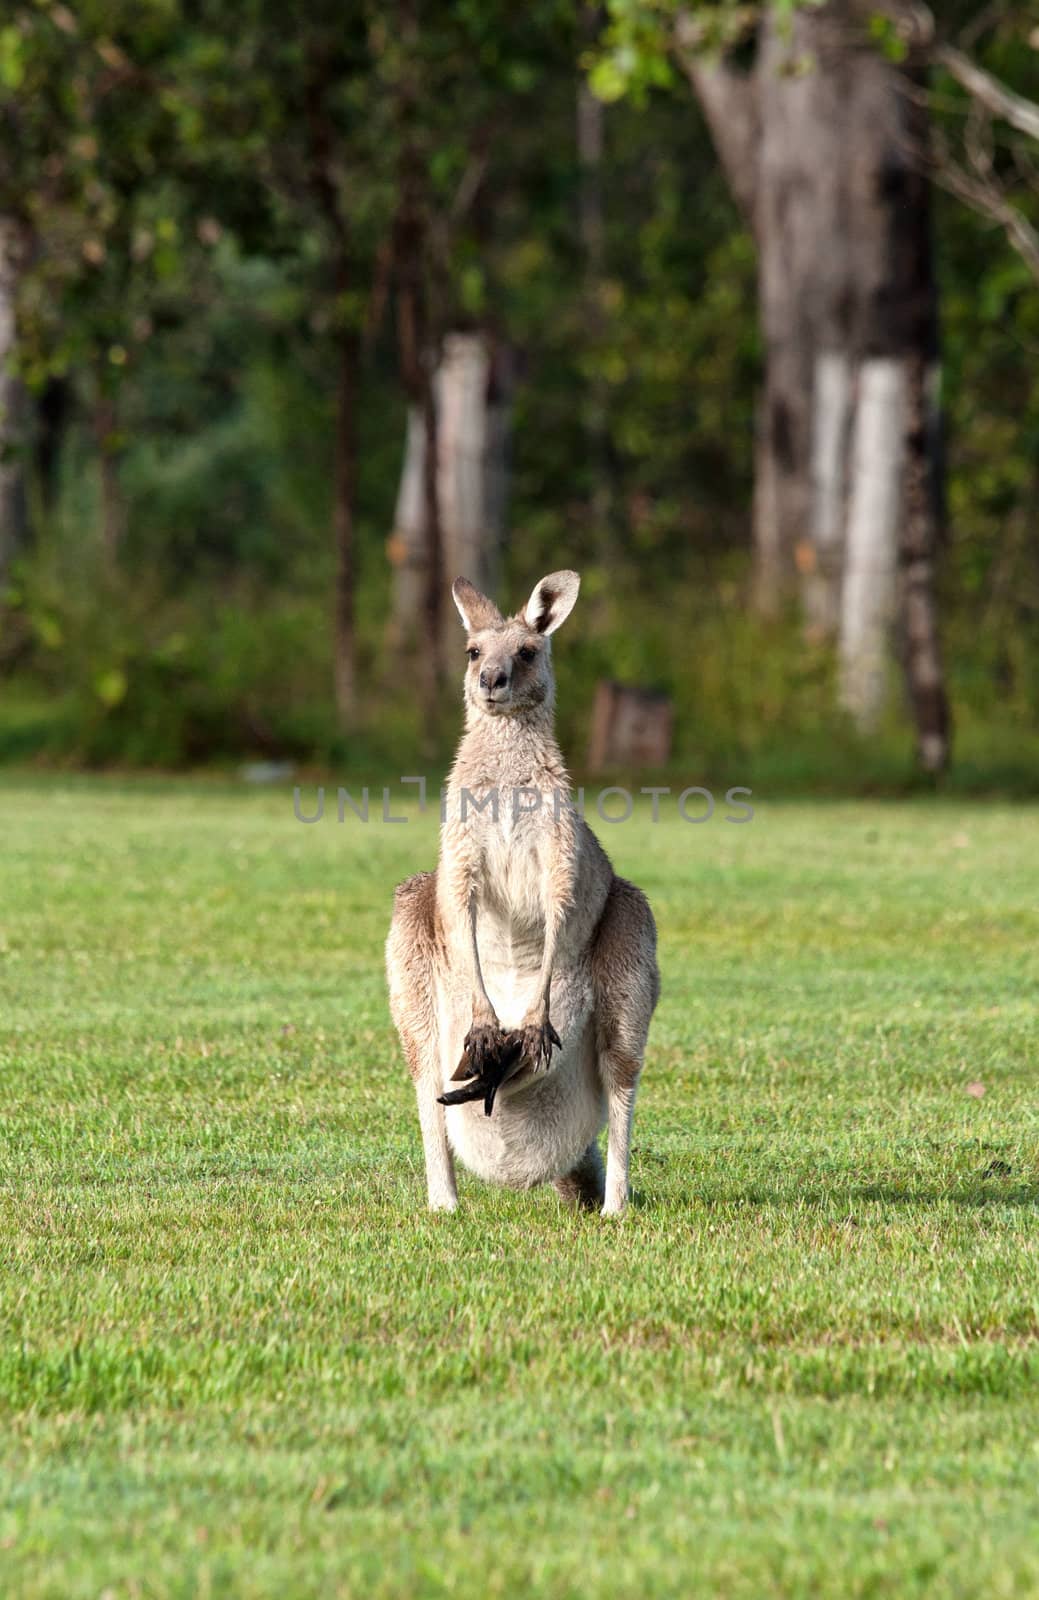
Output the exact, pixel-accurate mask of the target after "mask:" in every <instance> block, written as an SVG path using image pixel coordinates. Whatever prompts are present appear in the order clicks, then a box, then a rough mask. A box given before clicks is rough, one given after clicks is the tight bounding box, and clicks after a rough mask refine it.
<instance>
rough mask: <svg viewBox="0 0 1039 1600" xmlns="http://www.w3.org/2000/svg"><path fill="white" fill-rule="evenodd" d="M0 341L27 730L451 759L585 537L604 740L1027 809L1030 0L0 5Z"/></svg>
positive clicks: (599, 733) (327, 756)
mask: <svg viewBox="0 0 1039 1600" xmlns="http://www.w3.org/2000/svg"><path fill="white" fill-rule="evenodd" d="M0 362H2V373H0V760H4V761H7V762H16V763H25V762H35V763H39V764H43V765H61V766H67V765H72V764H79V765H85V766H114V767H121V768H137V767H140V768H161V769H173V768H179V767H189V768H199V767H202V766H206V765H209V764H213V765H216V766H217V767H221V766H237V765H240V764H242V763H253V764H256V763H261V764H262V763H266V764H268V765H269V766H270V767H271V769H272V770H273V771H276V772H281V773H283V772H285V771H288V770H289V766H288V764H291V767H292V769H301V770H302V769H311V770H315V771H320V770H326V769H330V768H334V769H335V770H336V771H338V772H340V773H343V774H344V775H345V774H348V773H351V772H356V773H358V774H360V773H371V774H372V776H373V777H375V776H377V775H378V774H380V773H382V772H384V771H386V772H389V771H393V770H396V771H397V772H400V771H407V770H414V759H415V754H416V752H418V753H421V754H422V756H423V757H425V758H426V759H427V760H429V761H431V762H436V761H441V760H443V759H445V757H446V756H447V755H448V754H449V752H450V748H451V743H452V740H453V738H454V736H455V734H456V732H457V728H458V725H459V696H458V686H459V683H460V678H461V672H462V667H463V643H464V638H463V635H462V631H461V629H460V627H459V625H458V622H457V618H456V616H455V613H454V608H453V606H452V605H451V602H450V594H449V587H450V582H451V580H452V579H453V577H454V576H456V574H457V573H459V572H464V573H465V574H467V575H468V576H469V577H470V578H471V579H473V581H475V582H476V583H478V584H480V585H483V586H486V587H488V588H489V589H490V590H491V591H492V592H493V593H494V594H495V595H496V596H499V597H502V598H503V599H504V600H505V601H507V602H508V604H509V605H510V606H513V607H515V606H518V605H519V604H520V603H521V602H522V601H523V600H524V599H525V597H526V595H527V594H528V593H529V590H530V587H531V586H532V585H533V583H534V581H535V580H536V579H537V578H538V577H539V576H540V575H541V573H543V572H545V571H548V570H551V569H552V568H554V567H560V566H573V567H577V568H579V569H580V570H581V573H582V575H583V580H584V582H583V589H582V598H581V602H580V605H579V608H578V611H577V613H576V614H575V617H574V619H573V621H572V622H571V624H570V625H569V627H568V628H567V629H566V630H565V632H564V633H563V635H561V639H560V643H559V648H558V650H557V663H558V674H559V679H560V732H561V736H562V739H563V742H564V748H565V749H566V750H567V753H568V755H569V757H570V758H571V761H572V764H573V766H574V767H575V769H576V770H577V771H579V772H580V771H583V770H585V769H588V770H594V769H599V770H603V771H607V770H618V771H620V770H635V769H638V770H649V769H654V770H657V769H661V770H669V769H674V770H676V771H678V770H680V771H681V772H682V774H683V775H684V776H685V777H686V778H687V779H688V781H690V782H695V781H697V779H701V780H711V781H721V780H726V781H728V782H732V783H743V784H750V785H759V786H760V785H767V786H768V787H769V788H771V789H772V790H782V789H788V790H798V789H800V790H806V791H813V790H819V791H827V790H829V791H834V792H856V791H873V792H884V791H886V790H891V791H897V790H905V789H907V788H911V787H914V786H917V785H933V784H934V783H935V782H936V781H939V780H940V781H941V782H943V783H944V784H947V785H951V786H953V787H957V788H959V789H961V790H964V791H968V790H973V791H978V792H985V791H997V790H1003V791H1012V792H1026V791H1034V790H1036V789H1037V788H1039V626H1037V624H1039V537H1037V535H1039V525H1037V524H1039V495H1037V485H1039V9H1037V7H1036V6H1035V5H1015V4H1012V3H1009V0H997V3H990V4H980V3H974V4H967V3H959V0H948V3H946V4H943V5H942V7H941V9H940V11H939V10H938V9H936V10H935V11H934V13H933V14H932V13H931V12H929V11H928V10H927V9H926V8H925V7H923V6H909V5H899V4H890V5H887V4H880V3H867V4H859V3H856V0H832V3H830V4H826V5H822V6H819V5H812V4H803V5H794V4H792V3H790V0H782V3H781V0H774V3H772V4H767V3H765V4H761V5H749V4H742V3H739V4H736V3H723V4H717V5H695V4H690V5H687V6H682V5H679V4H675V3H672V0H612V3H611V4H610V5H609V6H605V7H600V6H597V5H582V4H578V3H575V0H529V3H528V4H526V5H524V6H522V7H520V6H516V5H515V4H512V3H500V0H453V3H452V0H440V3H439V4H433V3H429V0H426V3H422V0H390V3H388V4H380V5H375V4H370V5H369V4H366V3H363V0H355V3H353V4H346V5H343V4H341V3H337V4H332V3H331V0H306V3H303V4H300V5H298V6H296V7H292V8H287V7H286V6H285V5H284V4H280V3H279V4H275V3H273V0H237V3H236V4H235V5H234V6H232V5H229V4H227V3H226V0H78V3H77V0H69V3H67V4H65V3H60V0H5V3H4V5H3V8H2V12H0ZM626 690H634V691H637V692H636V693H635V694H626V693H625V692H624V691H626ZM593 735H594V737H593ZM402 763H403V764H402Z"/></svg>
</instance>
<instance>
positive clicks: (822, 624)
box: [803, 350, 852, 639]
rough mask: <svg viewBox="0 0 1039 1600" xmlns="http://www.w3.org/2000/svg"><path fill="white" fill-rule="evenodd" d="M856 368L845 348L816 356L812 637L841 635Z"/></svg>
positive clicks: (808, 593) (807, 600) (808, 603)
mask: <svg viewBox="0 0 1039 1600" xmlns="http://www.w3.org/2000/svg"><path fill="white" fill-rule="evenodd" d="M851 405H852V364H851V360H850V358H849V356H848V354H847V352H846V351H844V350H827V351H824V352H823V353H822V354H821V355H820V356H818V357H817V358H816V363H815V389H814V394H813V401H812V512H813V515H812V543H811V547H810V548H811V550H812V553H813V558H814V562H815V565H814V568H813V570H812V571H811V572H810V573H809V574H808V575H807V577H806V579H805V584H804V591H803V592H804V605H805V622H806V625H807V630H808V633H809V636H810V637H812V638H818V639H832V638H834V637H835V636H836V633H837V629H838V625H839V623H840V611H841V569H842V567H843V564H844V548H843V546H844V516H845V503H846V495H847V472H846V462H847V450H848V430H849V425H850V422H851Z"/></svg>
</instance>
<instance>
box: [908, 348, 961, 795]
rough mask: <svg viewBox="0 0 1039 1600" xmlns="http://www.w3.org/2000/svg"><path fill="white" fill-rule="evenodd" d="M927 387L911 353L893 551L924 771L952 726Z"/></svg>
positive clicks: (934, 762)
mask: <svg viewBox="0 0 1039 1600" xmlns="http://www.w3.org/2000/svg"><path fill="white" fill-rule="evenodd" d="M929 389H930V384H929V381H928V368H927V365H926V363H925V361H924V360H923V359H922V357H917V358H915V359H914V360H913V361H912V362H911V363H910V367H909V377H908V427H907V434H906V447H907V460H906V506H905V516H904V518H903V521H902V538H901V543H900V547H899V553H898V555H899V590H900V595H899V599H900V615H901V622H902V635H903V641H902V642H903V658H904V666H905V674H906V685H907V687H908V691H909V699H910V704H911V706H912V711H913V720H914V722H915V724H916V747H917V757H918V759H919V762H920V765H921V766H922V767H923V769H924V771H925V772H942V771H944V769H945V767H946V766H947V765H948V762H949V751H950V742H951V736H952V729H951V716H950V713H949V702H948V698H947V696H946V691H945V672H944V668H943V665H942V652H941V643H940V640H939V637H938V607H937V601H936V598H935V589H936V566H937V545H938V516H937V501H936V496H935V493H934V484H933V481H932V479H933V473H934V442H933V429H932V427H931V417H932V416H933V412H934V406H933V402H932V397H931V394H930V393H929Z"/></svg>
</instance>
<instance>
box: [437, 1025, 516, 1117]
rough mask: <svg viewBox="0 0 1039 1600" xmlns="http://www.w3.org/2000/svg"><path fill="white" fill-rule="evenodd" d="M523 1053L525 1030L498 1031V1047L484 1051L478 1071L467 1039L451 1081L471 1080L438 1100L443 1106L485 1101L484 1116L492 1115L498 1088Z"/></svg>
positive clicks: (511, 1074)
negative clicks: (523, 1032) (523, 1033)
mask: <svg viewBox="0 0 1039 1600" xmlns="http://www.w3.org/2000/svg"><path fill="white" fill-rule="evenodd" d="M470 1037H471V1035H470ZM522 1056H523V1035H522V1033H520V1032H509V1033H501V1032H500V1031H499V1035H498V1042H497V1045H496V1047H494V1048H493V1049H492V1050H491V1051H485V1052H484V1054H483V1058H482V1060H483V1065H482V1066H481V1067H480V1068H479V1070H477V1068H476V1065H475V1062H474V1061H473V1057H472V1051H471V1050H470V1046H469V1039H468V1038H467V1039H466V1042H465V1045H464V1046H463V1050H462V1059H461V1061H460V1062H459V1063H458V1066H457V1067H456V1068H455V1071H454V1074H453V1077H452V1081H454V1080H457V1079H460V1078H464V1079H467V1080H468V1081H467V1082H465V1083H463V1085H462V1087H461V1088H460V1089H449V1090H448V1091H447V1092H446V1093H445V1094H441V1095H438V1096H437V1099H438V1100H439V1101H440V1104H441V1105H442V1106H460V1105H464V1104H465V1103H466V1102H467V1101H469V1100H482V1101H483V1109H484V1115H485V1116H488V1117H489V1116H490V1114H491V1112H492V1111H493V1110H494V1101H495V1096H496V1095H497V1093H498V1090H499V1089H500V1088H501V1086H502V1084H503V1083H505V1082H506V1080H507V1079H508V1078H511V1077H513V1076H514V1074H515V1072H516V1068H517V1063H518V1062H520V1061H521V1059H522Z"/></svg>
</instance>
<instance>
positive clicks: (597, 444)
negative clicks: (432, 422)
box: [577, 4, 613, 550]
mask: <svg viewBox="0 0 1039 1600" xmlns="http://www.w3.org/2000/svg"><path fill="white" fill-rule="evenodd" d="M601 26H602V14H601V11H600V8H599V6H598V5H595V4H591V5H588V4H586V5H584V6H583V7H582V12H581V28H582V33H583V36H584V38H585V40H586V42H587V44H588V45H589V46H591V45H593V44H594V43H595V41H596V39H597V38H598V36H599V31H600V28H601ZM605 117H606V108H605V106H604V105H603V103H602V101H601V100H600V99H599V97H598V95H596V94H593V92H592V90H591V87H590V85H589V83H588V79H587V77H586V75H585V74H584V73H583V72H582V73H581V74H580V77H579V79H578V84H577V163H578V173H579V179H578V194H577V200H578V219H579V223H580V235H581V248H582V250H583V253H584V307H583V310H584V324H585V335H586V338H587V340H588V343H589V347H590V348H591V350H592V352H593V354H595V352H596V348H597V346H599V345H600V344H601V341H602V338H603V331H604V328H603V311H602V278H603V267H604V263H605V256H606V226H605V216H604V211H603V192H602V160H603V148H604V136H605ZM608 401H609V390H608V386H607V385H606V383H605V382H604V381H603V378H602V376H601V374H600V372H599V371H598V362H596V369H595V370H594V371H593V373H592V375H591V377H590V379H589V381H588V388H587V393H586V398H585V436H586V439H587V447H588V473H589V477H590V479H591V492H590V494H589V497H588V499H589V510H590V512H591V518H592V524H593V528H594V530H595V532H596V534H597V535H598V536H599V537H600V538H601V539H602V540H603V544H604V548H605V549H607V550H608V549H609V546H610V544H611V542H612V541H611V539H610V537H609V535H610V528H611V511H612V499H613V496H612V494H611V483H610V451H609V429H608Z"/></svg>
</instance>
